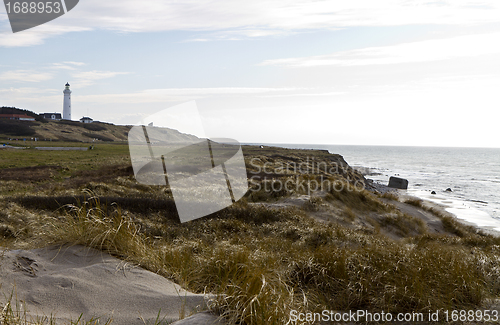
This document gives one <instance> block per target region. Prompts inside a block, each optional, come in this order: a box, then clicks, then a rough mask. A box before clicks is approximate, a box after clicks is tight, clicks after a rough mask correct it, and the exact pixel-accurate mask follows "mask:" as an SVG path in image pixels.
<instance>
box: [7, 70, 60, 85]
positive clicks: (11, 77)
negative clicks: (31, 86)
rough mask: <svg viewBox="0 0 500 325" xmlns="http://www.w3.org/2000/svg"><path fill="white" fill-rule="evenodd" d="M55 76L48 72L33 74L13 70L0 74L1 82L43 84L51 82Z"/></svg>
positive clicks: (27, 71) (26, 71)
mask: <svg viewBox="0 0 500 325" xmlns="http://www.w3.org/2000/svg"><path fill="white" fill-rule="evenodd" d="M52 78H53V75H52V74H51V73H47V72H33V71H29V70H13V71H6V72H3V73H0V80H2V81H14V82H41V81H47V80H51V79H52Z"/></svg>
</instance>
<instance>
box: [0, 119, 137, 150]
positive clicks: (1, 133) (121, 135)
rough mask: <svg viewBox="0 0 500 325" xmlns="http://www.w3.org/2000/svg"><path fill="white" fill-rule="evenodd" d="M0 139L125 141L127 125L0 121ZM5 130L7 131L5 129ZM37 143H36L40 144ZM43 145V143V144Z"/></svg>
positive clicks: (128, 128)
mask: <svg viewBox="0 0 500 325" xmlns="http://www.w3.org/2000/svg"><path fill="white" fill-rule="evenodd" d="M0 126H3V127H0V139H7V138H14V139H23V138H27V139H28V140H29V139H31V138H34V137H36V138H39V139H40V140H42V141H41V142H40V143H44V141H43V140H45V139H47V140H57V141H71V142H92V140H93V139H94V138H98V139H100V140H103V141H126V140H127V134H128V131H129V130H130V127H129V126H120V125H113V124H108V123H100V122H94V123H91V124H83V123H80V122H78V121H46V122H45V123H42V122H29V121H10V120H2V121H0ZM6 130H7V131H6ZM40 143H38V144H37V145H40ZM43 145H45V144H43Z"/></svg>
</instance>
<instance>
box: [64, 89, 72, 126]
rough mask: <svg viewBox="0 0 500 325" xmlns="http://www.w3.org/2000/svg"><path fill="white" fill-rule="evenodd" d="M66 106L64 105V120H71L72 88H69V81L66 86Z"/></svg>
mask: <svg viewBox="0 0 500 325" xmlns="http://www.w3.org/2000/svg"><path fill="white" fill-rule="evenodd" d="M63 93H64V106H63V120H71V90H69V83H66V88H64V91H63Z"/></svg>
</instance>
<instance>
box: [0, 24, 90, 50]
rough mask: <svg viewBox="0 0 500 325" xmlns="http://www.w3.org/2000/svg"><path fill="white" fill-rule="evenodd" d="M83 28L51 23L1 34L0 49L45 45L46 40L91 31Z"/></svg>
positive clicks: (6, 31)
mask: <svg viewBox="0 0 500 325" xmlns="http://www.w3.org/2000/svg"><path fill="white" fill-rule="evenodd" d="M89 30H91V28H88V27H81V26H63V25H56V24H54V23H52V22H49V23H47V24H44V25H40V26H37V27H35V28H32V29H28V30H26V31H23V32H20V33H15V34H13V33H12V31H11V30H10V26H9V28H8V30H5V31H1V32H0V47H24V46H34V45H40V44H43V43H44V41H45V39H47V38H50V37H54V36H58V35H62V34H64V33H69V32H81V31H89Z"/></svg>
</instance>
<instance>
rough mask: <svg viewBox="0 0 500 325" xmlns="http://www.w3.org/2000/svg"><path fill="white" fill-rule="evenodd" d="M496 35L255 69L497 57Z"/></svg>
mask: <svg viewBox="0 0 500 325" xmlns="http://www.w3.org/2000/svg"><path fill="white" fill-rule="evenodd" d="M499 38H500V33H489V34H478V35H466V36H458V37H453V38H447V39H437V40H427V41H420V42H412V43H402V44H397V45H391V46H382V47H368V48H364V49H357V50H350V51H340V52H336V53H332V54H328V55H316V56H310V57H300V58H285V59H276V60H266V61H264V62H262V63H260V64H259V65H263V66H265V65H272V66H281V67H287V68H298V67H317V66H361V65H380V64H397V63H411V62H428V61H438V60H446V59H453V58H460V57H475V56H480V55H488V54H498V53H500V43H498V39H499Z"/></svg>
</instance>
